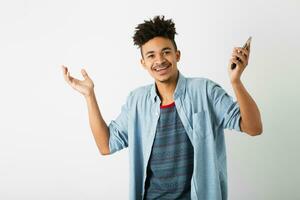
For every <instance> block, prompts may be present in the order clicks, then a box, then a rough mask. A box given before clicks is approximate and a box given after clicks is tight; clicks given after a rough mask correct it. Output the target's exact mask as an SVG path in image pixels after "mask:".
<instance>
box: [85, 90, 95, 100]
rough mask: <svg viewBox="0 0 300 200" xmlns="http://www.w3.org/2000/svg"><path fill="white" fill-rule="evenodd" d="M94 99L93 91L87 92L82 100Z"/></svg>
mask: <svg viewBox="0 0 300 200" xmlns="http://www.w3.org/2000/svg"><path fill="white" fill-rule="evenodd" d="M94 97H95V92H94V90H91V91H89V92H88V93H87V94H85V95H84V98H85V99H86V100H90V99H92V98H94Z"/></svg>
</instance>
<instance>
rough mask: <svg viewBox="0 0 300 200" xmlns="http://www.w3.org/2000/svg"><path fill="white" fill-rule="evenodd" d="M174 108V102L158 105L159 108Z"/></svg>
mask: <svg viewBox="0 0 300 200" xmlns="http://www.w3.org/2000/svg"><path fill="white" fill-rule="evenodd" d="M172 106H175V101H174V102H173V103H170V104H167V105H160V108H169V107H172Z"/></svg>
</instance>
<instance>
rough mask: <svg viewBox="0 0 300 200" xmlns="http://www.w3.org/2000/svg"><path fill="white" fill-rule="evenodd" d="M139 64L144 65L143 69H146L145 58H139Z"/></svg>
mask: <svg viewBox="0 0 300 200" xmlns="http://www.w3.org/2000/svg"><path fill="white" fill-rule="evenodd" d="M141 65H142V66H143V67H144V69H147V67H146V64H145V60H144V59H143V58H141Z"/></svg>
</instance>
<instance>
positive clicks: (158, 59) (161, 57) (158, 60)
mask: <svg viewBox="0 0 300 200" xmlns="http://www.w3.org/2000/svg"><path fill="white" fill-rule="evenodd" d="M165 61H166V59H165V57H164V55H163V54H161V53H160V54H158V55H157V57H156V60H155V64H158V65H161V64H162V63H164V62H165Z"/></svg>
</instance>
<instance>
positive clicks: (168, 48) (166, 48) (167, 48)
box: [145, 47, 171, 56]
mask: <svg viewBox="0 0 300 200" xmlns="http://www.w3.org/2000/svg"><path fill="white" fill-rule="evenodd" d="M164 50H171V48H170V47H165V48H163V49H162V50H161V51H164ZM150 53H154V51H148V52H147V53H146V54H145V56H146V55H147V54H150Z"/></svg>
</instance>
